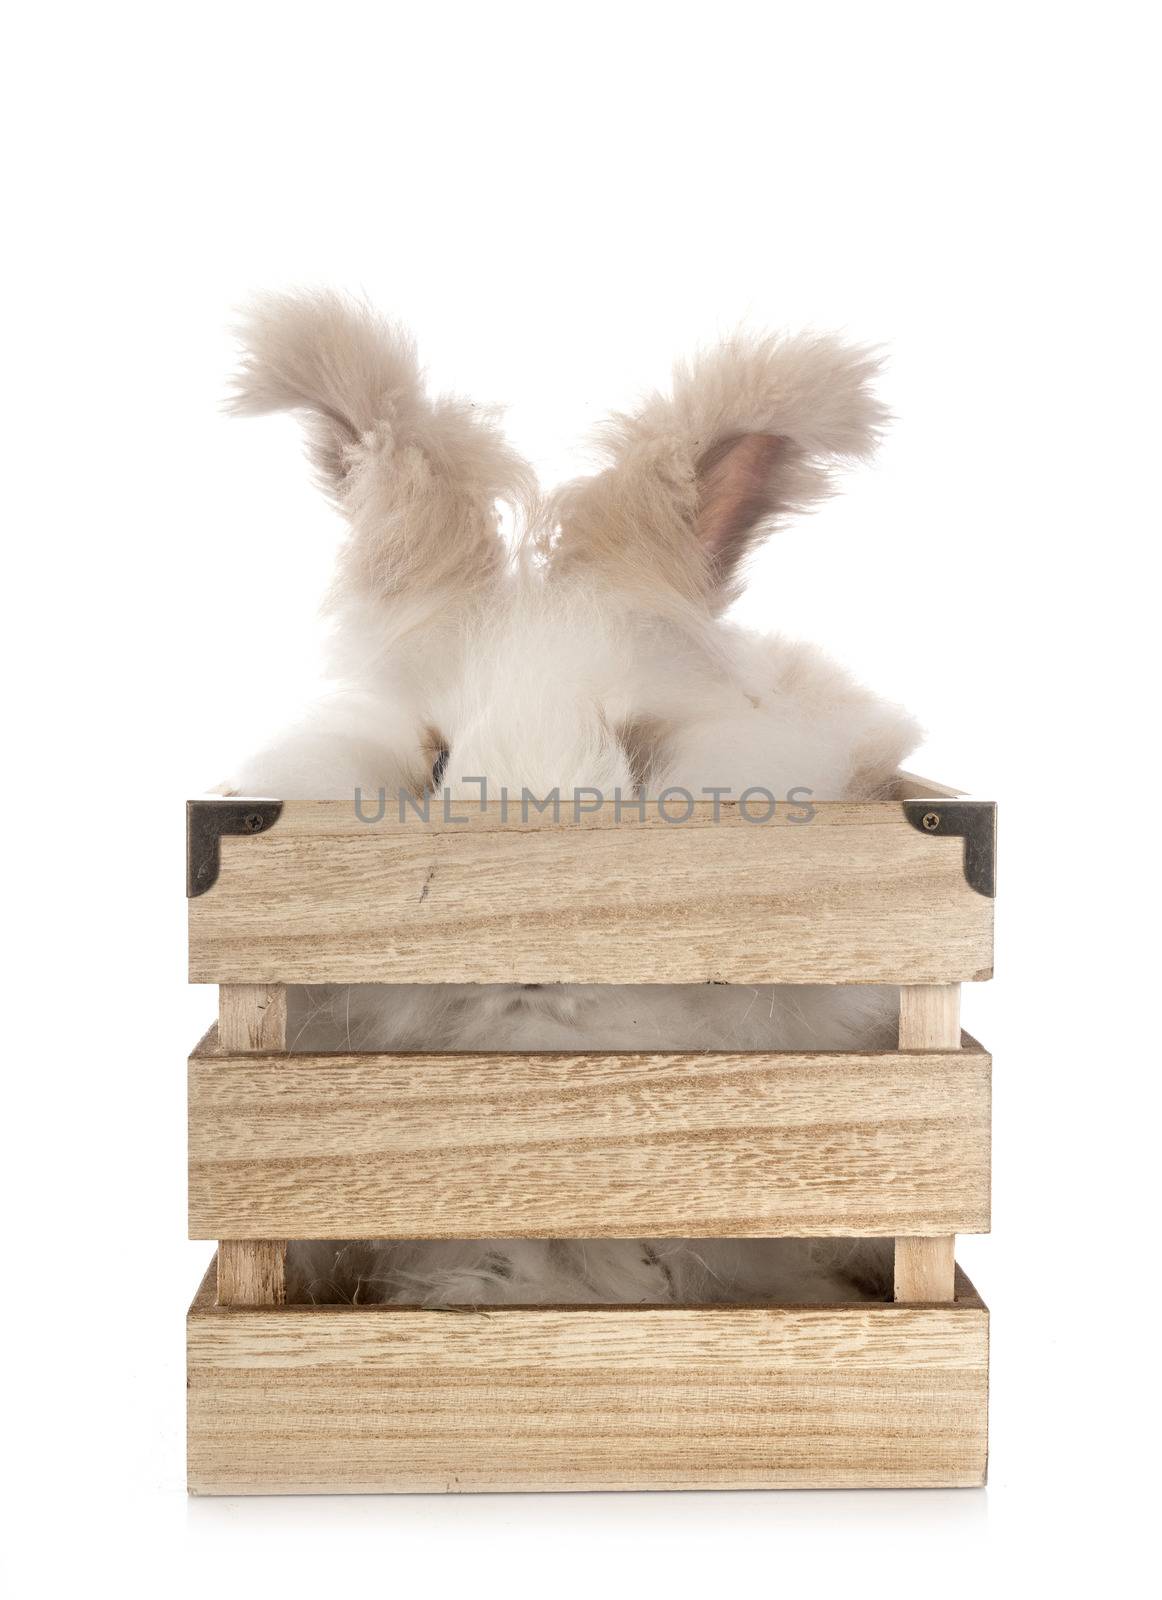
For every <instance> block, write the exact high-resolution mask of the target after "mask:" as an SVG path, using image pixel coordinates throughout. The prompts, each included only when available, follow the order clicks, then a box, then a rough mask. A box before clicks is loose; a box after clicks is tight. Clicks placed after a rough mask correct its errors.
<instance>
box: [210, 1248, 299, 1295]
mask: <svg viewBox="0 0 1162 1600" xmlns="http://www.w3.org/2000/svg"><path fill="white" fill-rule="evenodd" d="M285 1299H286V1243H285V1241H284V1240H281V1239H220V1240H219V1241H218V1304H219V1305H223V1306H280V1305H282V1303H283V1301H284V1300H285Z"/></svg>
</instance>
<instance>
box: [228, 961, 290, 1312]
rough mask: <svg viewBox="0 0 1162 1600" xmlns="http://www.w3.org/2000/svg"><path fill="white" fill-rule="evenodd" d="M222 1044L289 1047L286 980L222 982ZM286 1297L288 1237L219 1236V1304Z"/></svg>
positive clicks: (277, 1301)
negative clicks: (267, 982)
mask: <svg viewBox="0 0 1162 1600" xmlns="http://www.w3.org/2000/svg"><path fill="white" fill-rule="evenodd" d="M218 1044H219V1046H220V1048H221V1049H223V1050H237V1051H247V1050H285V1049H286V987H285V985H283V984H281V983H274V984H253V983H224V984H221V985H220V986H219V989H218ZM285 1299H286V1240H285V1239H219V1241H218V1304H219V1305H220V1306H280V1305H282V1303H283V1301H284V1300H285Z"/></svg>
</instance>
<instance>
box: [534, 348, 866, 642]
mask: <svg viewBox="0 0 1162 1600" xmlns="http://www.w3.org/2000/svg"><path fill="white" fill-rule="evenodd" d="M876 370H877V362H876V359H875V357H874V356H873V355H872V354H871V353H870V352H869V351H867V350H863V349H858V348H849V347H845V346H844V345H842V344H839V343H838V342H837V341H835V340H833V339H830V338H825V337H819V336H810V335H805V336H800V337H797V338H782V339H780V338H767V339H758V340H746V339H743V338H741V337H740V338H736V339H733V340H731V341H729V342H728V343H726V344H724V345H722V346H720V347H719V348H718V349H717V350H714V351H712V352H710V353H709V354H707V355H705V356H703V357H701V358H700V359H699V360H697V361H695V362H693V363H692V364H690V365H681V366H679V367H677V368H676V369H675V372H674V383H673V391H672V393H671V394H670V395H669V396H665V395H660V394H659V395H654V396H653V397H652V398H651V399H650V400H649V401H648V402H647V403H646V404H645V406H644V407H643V408H642V409H641V410H640V411H639V412H638V413H637V414H636V415H633V416H616V417H614V418H612V419H611V421H610V422H609V423H608V424H607V426H606V428H605V430H604V432H603V435H602V443H603V445H604V448H605V452H606V455H607V459H608V460H609V463H610V464H609V467H608V468H607V470H606V471H605V472H603V473H601V474H600V475H599V476H598V477H596V478H591V479H588V480H584V481H581V482H578V483H576V484H572V485H569V486H568V487H567V488H566V489H565V490H563V491H562V493H561V496H560V498H559V502H558V519H559V523H560V535H559V538H558V541H557V544H556V548H555V553H554V568H555V570H557V571H562V572H564V571H570V570H581V569H588V570H591V571H593V572H594V573H600V574H601V575H602V576H603V577H605V578H607V579H608V580H609V581H610V582H611V583H614V584H616V585H617V586H619V587H621V588H623V589H629V590H632V591H636V592H637V594H638V595H639V596H642V597H644V595H645V594H648V593H650V592H652V593H653V594H654V596H655V598H657V599H662V597H663V596H665V595H666V593H667V591H668V593H669V597H670V598H671V599H673V598H674V597H675V596H676V597H678V598H679V599H680V600H681V601H682V602H683V603H695V604H697V605H699V606H704V605H709V606H710V608H711V609H712V610H718V609H721V607H722V606H724V605H726V604H727V603H728V602H729V601H730V600H732V599H733V598H734V597H735V595H736V594H737V592H738V589H739V587H740V581H741V572H740V565H741V563H742V560H743V558H744V557H745V555H746V554H747V552H748V551H749V550H751V549H753V548H754V546H755V545H756V544H757V543H758V542H760V541H761V540H762V539H763V538H764V537H765V536H766V535H767V534H768V533H770V532H772V531H773V530H774V529H775V528H776V527H777V526H779V525H780V523H781V521H782V520H783V519H785V518H786V517H788V516H791V515H793V514H794V513H796V512H800V511H805V510H807V509H809V508H810V507H811V506H812V505H814V504H815V503H816V502H817V501H819V500H820V499H822V498H824V497H825V496H826V495H827V494H829V493H830V492H831V489H832V481H831V471H830V468H831V465H832V463H833V462H834V461H835V460H837V459H844V458H846V459H863V458H866V457H868V456H870V454H871V453H872V451H873V449H874V447H875V444H876V441H877V438H878V434H879V429H880V427H881V426H882V424H883V422H884V421H885V419H886V413H885V412H884V410H883V408H882V406H881V405H880V404H879V402H878V401H877V400H876V398H875V396H874V395H873V394H872V392H871V390H870V387H869V385H870V382H871V379H872V378H873V377H874V375H875V372H876ZM643 592H644V594H643Z"/></svg>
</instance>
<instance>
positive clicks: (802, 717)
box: [231, 295, 917, 1304]
mask: <svg viewBox="0 0 1162 1600" xmlns="http://www.w3.org/2000/svg"><path fill="white" fill-rule="evenodd" d="M244 340H245V346H246V356H245V360H244V363H243V366H242V369H241V373H240V375H239V378H238V383H237V389H236V392H235V396H234V400H233V407H234V409H235V410H236V411H238V412H240V413H260V412H267V411H276V410H293V411H298V412H300V413H301V414H302V415H303V417H304V419H305V422H306V426H307V429H308V436H309V442H310V450H311V454H312V458H313V460H314V463H315V466H316V468H317V470H318V473H319V476H320V479H321V482H322V484H323V486H324V488H325V489H326V491H327V493H328V494H329V495H330V496H331V498H332V499H333V501H334V502H335V504H336V505H337V506H338V508H339V509H340V510H341V512H342V513H343V515H344V516H345V518H346V520H347V522H348V524H349V534H348V537H347V539H346V541H345V543H344V545H343V547H342V551H341V555H340V562H339V570H338V574H337V577H336V582H335V585H334V589H333V592H332V595H331V599H330V609H331V612H332V616H333V622H334V628H333V636H332V649H333V663H332V665H333V674H334V679H335V689H334V692H333V693H332V694H331V695H330V696H329V697H328V698H327V699H326V700H324V701H323V702H321V703H320V704H319V705H318V706H317V707H316V708H315V709H314V711H313V712H311V713H310V715H309V716H307V717H306V718H304V720H303V721H302V723H301V724H300V725H299V726H297V727H296V728H293V729H291V730H290V731H289V732H288V733H286V734H284V735H283V736H282V737H280V738H279V739H277V740H276V741H275V742H273V743H272V744H270V745H269V746H268V747H267V748H265V749H263V750H260V751H258V752H257V753H256V754H255V755H254V756H253V757H252V758H251V759H250V760H249V761H247V762H246V763H244V765H243V766H242V768H241V769H240V770H239V771H238V772H237V774H236V776H235V779H234V782H233V783H232V785H231V787H232V788H233V790H234V791H235V792H241V793H250V794H269V795H275V796H279V797H281V798H284V799H293V798H316V799H332V798H348V797H351V796H352V795H353V791H354V790H355V789H356V788H359V789H360V790H361V791H362V793H363V794H364V795H365V796H368V797H374V796H376V795H377V793H378V792H379V791H385V793H386V795H387V797H388V804H390V805H392V806H394V804H395V800H396V797H397V796H398V795H399V794H400V793H401V792H402V793H404V794H407V795H410V796H412V797H417V798H418V797H421V796H423V794H424V793H425V791H429V790H432V789H436V790H446V791H447V793H448V795H449V796H450V798H451V800H452V801H453V802H455V801H458V800H463V801H469V802H471V801H478V800H479V799H480V797H481V792H482V791H481V785H482V784H485V785H486V786H487V794H488V795H489V796H490V797H492V798H497V797H498V796H499V794H500V792H501V791H502V790H507V792H508V793H509V795H510V796H520V795H522V794H523V793H525V792H528V793H529V794H531V795H533V796H537V797H542V798H543V797H545V796H547V795H550V794H551V793H553V792H554V791H556V792H558V793H559V794H561V795H562V796H563V797H565V799H566V801H568V798H569V797H570V796H572V795H574V794H577V793H585V794H587V795H588V794H589V793H590V792H592V791H596V792H597V793H599V794H601V795H603V796H606V797H608V798H612V797H613V796H614V795H615V794H616V793H620V794H621V795H622V796H624V797H631V796H634V795H639V796H640V795H646V796H651V797H657V796H659V795H661V794H662V793H663V792H664V791H666V790H675V789H676V790H680V791H685V792H686V793H688V794H690V795H692V796H693V798H694V799H696V800H697V799H704V798H707V797H708V796H709V795H711V794H714V795H717V796H718V797H719V798H724V799H729V798H731V797H734V798H737V797H739V796H740V795H743V794H745V792H746V791H747V790H757V791H759V792H760V793H762V794H763V795H764V796H766V795H769V796H771V797H773V799H774V801H775V802H776V803H777V804H788V803H790V804H794V803H796V802H800V803H801V802H803V801H805V800H828V799H853V800H869V799H876V798H879V797H881V796H887V795H888V793H889V790H890V785H891V782H892V779H893V776H894V774H895V773H896V771H897V769H898V767H899V764H900V762H901V760H902V759H903V758H904V757H905V756H906V755H907V753H908V752H909V750H910V749H912V748H913V747H914V745H915V743H916V740H917V730H916V728H915V726H914V724H913V723H912V721H911V719H910V718H909V717H908V716H907V715H905V714H904V713H903V712H902V711H900V710H899V709H898V708H896V707H894V706H890V705H887V704H885V703H884V702H882V701H881V700H879V699H878V698H876V697H875V696H874V695H872V694H870V693H868V692H867V691H866V690H864V689H862V688H861V687H859V686H858V685H856V684H855V683H853V682H852V681H851V680H850V679H849V678H848V676H847V675H846V674H845V673H844V672H842V671H841V670H840V669H838V668H837V667H836V666H835V665H833V664H832V663H830V662H829V661H827V660H826V658H824V657H823V656H822V655H820V654H819V653H818V652H817V651H815V650H814V649H812V648H811V647H808V646H805V645H802V644H798V643H789V642H787V641H785V640H782V639H779V638H771V637H761V636H757V635H755V634H752V633H748V632H746V631H744V630H742V629H740V628H738V627H736V626H734V625H732V624H731V623H730V622H728V621H726V620H724V618H723V612H724V610H725V609H726V607H727V606H728V605H729V603H730V601H731V600H732V599H733V598H734V597H735V596H736V595H737V594H738V592H739V590H740V587H741V583H742V578H743V574H744V571H745V566H746V558H747V555H748V553H749V552H750V551H752V550H753V549H754V548H755V546H756V545H757V544H758V543H759V542H760V541H761V540H762V539H763V538H765V537H766V536H767V535H768V534H769V533H770V532H771V531H772V530H773V529H775V528H777V527H778V526H779V525H780V524H781V523H782V522H783V521H784V520H785V519H787V518H788V517H790V516H792V515H793V514H795V513H798V512H801V511H805V510H808V509H809V508H810V507H811V506H812V505H813V504H814V503H816V502H817V501H819V500H820V499H822V498H823V497H825V496H826V495H827V494H828V493H829V492H830V489H831V486H832V471H833V469H834V466H835V465H836V464H837V463H839V462H843V461H850V460H861V459H864V458H866V457H868V456H869V455H870V453H871V452H872V450H873V448H874V445H875V443H876V439H877V434H878V430H879V428H880V426H881V424H882V422H883V420H884V413H883V411H882V408H881V407H880V405H879V403H878V402H877V400H876V399H875V397H874V395H873V393H872V391H871V388H870V383H871V380H872V378H873V376H874V372H875V362H874V360H873V358H872V357H871V356H870V355H869V354H868V353H867V352H866V351H863V350H860V349H850V348H846V347H844V346H843V345H841V344H839V343H837V342H836V341H834V340H832V339H830V338H826V337H820V336H801V337H793V338H773V337H771V338H754V339H746V338H741V337H739V338H736V339H732V340H730V341H728V342H727V343H725V344H723V345H721V346H720V347H719V348H717V349H715V350H713V351H711V352H709V353H707V354H705V355H703V356H702V357H700V358H699V359H697V360H695V361H694V362H693V363H691V364H689V365H684V366H679V367H678V368H677V369H676V370H675V374H674V381H673V386H672V390H671V392H670V393H669V394H668V395H662V394H657V395H654V396H652V397H650V398H648V399H647V400H646V401H645V403H644V404H643V405H642V406H641V408H640V409H639V410H638V411H636V412H635V413H634V414H632V415H619V416H615V417H614V418H612V419H611V420H610V421H609V422H608V423H607V425H606V426H605V428H604V430H603V432H602V434H601V438H600V444H601V448H602V451H603V455H604V461H605V465H604V468H603V470H601V471H600V472H598V473H597V474H596V475H594V476H592V477H589V478H585V479H581V480H578V481H576V482H574V483H571V484H568V485H566V486H565V487H564V488H562V489H561V490H559V491H558V492H556V493H555V494H552V495H547V496H543V495H541V493H540V492H539V490H538V488H537V485H536V483H535V480H534V477H533V474H532V472H531V470H530V468H529V467H528V465H527V464H526V463H525V462H524V461H522V460H521V459H520V458H519V456H517V455H516V454H515V453H514V451H513V450H512V449H511V447H510V446H509V445H508V443H507V442H506V441H505V439H504V438H503V436H502V434H501V433H500V431H499V428H498V425H497V421H496V418H495V417H494V416H493V415H492V414H490V413H488V412H486V411H483V410H481V409H480V408H478V407H476V406H473V405H471V404H469V403H467V402H465V401H463V400H459V399H454V398H448V397H439V398H432V397H429V396H428V395H427V393H426V392H425V389H424V387H423V383H422V379H421V374H420V370H419V367H418V364H417V359H416V354H415V350H414V348H413V346H412V344H411V342H410V340H409V339H408V337H407V336H406V335H405V334H404V333H402V332H401V331H400V330H399V329H397V328H395V327H392V326H391V325H389V324H387V323H385V322H383V321H381V320H380V319H378V318H377V317H375V316H374V315H373V314H372V313H371V312H370V311H369V310H367V309H366V308H365V307H363V306H362V305H359V304H355V303H353V302H349V301H346V300H344V299H341V298H339V297H337V296H329V295H317V296H281V297H274V298H271V299H269V300H266V301H264V302H262V303H261V304H260V305H259V306H258V307H257V308H256V309H255V310H254V311H253V312H252V314H251V315H250V317H249V319H248V321H247V323H246V325H245V329H244ZM501 505H506V506H507V507H509V508H510V510H511V513H512V516H513V520H514V525H515V527H516V529H517V535H518V536H517V538H516V539H515V541H513V542H512V543H510V542H509V541H506V539H505V538H504V537H503V535H502V531H501V521H500V512H499V509H498V508H499V506H501ZM290 1001H291V1015H290V1032H289V1037H290V1039H291V1041H292V1047H293V1045H294V1044H297V1045H298V1046H299V1047H300V1048H310V1049H328V1048H331V1049H341V1048H344V1047H350V1048H361V1049H374V1048H380V1049H393V1048H395V1049H427V1050H440V1049H457V1050H481V1049H502V1050H522V1049H523V1050H535V1049H560V1050H572V1051H583V1050H614V1049H673V1050H682V1049H714V1048H717V1049H747V1048H756V1049H795V1048H800V1049H812V1048H835V1049H843V1048H848V1049H850V1048H868V1049H874V1048H884V1047H890V1046H891V1045H892V1044H893V1043H894V1032H895V1026H894V1025H895V1016H894V994H891V993H890V992H889V993H888V994H885V993H884V992H882V991H878V990H874V989H865V990H852V989H848V990H835V989H824V988H815V987H810V986H802V987H800V986H796V987H787V988H775V987H771V988H765V989H752V988H739V989H732V988H722V987H716V986H697V987H678V986H668V985H650V986H646V987H638V988H629V987H625V988H623V987H619V986H577V985H566V986H543V987H542V986H531V985H520V984H515V985H511V986H490V987H487V988H480V987H477V986H468V985H465V986H459V985H455V986H453V985H436V986H423V985H406V986H391V985H388V984H385V985H383V986H379V985H375V986H366V987H361V988H355V989H350V990H346V989H344V990H303V991H292V994H291V997H290ZM790 1243H792V1242H788V1241H749V1242H747V1241H705V1240H703V1241H696V1242H692V1243H687V1242H683V1241H674V1240H670V1241H653V1242H651V1241H630V1240H613V1241H608V1240H607V1241H596V1242H594V1241H516V1242H512V1241H508V1242H505V1241H462V1242H458V1243H448V1242H443V1243H425V1242H418V1243H410V1244H409V1243H402V1244H401V1243H394V1244H386V1243H385V1244H377V1243H375V1242H371V1243H367V1242H363V1243H360V1244H356V1245H350V1246H345V1247H336V1246H333V1245H315V1246H311V1247H309V1248H305V1247H304V1248H302V1249H300V1250H299V1251H298V1252H297V1253H295V1254H293V1255H292V1257H291V1260H290V1262H289V1264H288V1266H289V1271H290V1273H291V1292H292V1293H295V1292H298V1293H299V1294H304V1295H308V1296H312V1297H316V1298H332V1297H334V1296H336V1295H343V1294H346V1293H348V1292H350V1293H353V1294H354V1293H356V1292H358V1293H359V1294H361V1295H362V1296H364V1297H365V1298H379V1299H395V1300H405V1301H406V1300H418V1301H420V1302H422V1303H429V1304H463V1303H471V1304H476V1303H493V1302H512V1301H518V1300H520V1301H543V1300H546V1299H548V1300H569V1299H574V1300H579V1301H584V1300H593V1299H618V1300H625V1299H629V1300H651V1301H652V1300H667V1299H676V1298H683V1299H689V1298H695V1299H696V1298H699V1297H701V1298H711V1299H713V1298H725V1299H743V1300H745V1299H748V1298H753V1297H755V1296H758V1297H760V1298H761V1296H762V1292H763V1289H762V1286H763V1284H764V1283H765V1282H766V1281H767V1279H768V1278H769V1274H770V1273H771V1272H772V1271H774V1272H777V1273H782V1275H783V1278H784V1282H783V1284H782V1292H783V1294H784V1297H785V1296H786V1294H787V1293H789V1294H790V1295H791V1297H795V1296H796V1295H797V1294H798V1295H801V1297H803V1298H827V1296H828V1291H827V1284H828V1283H831V1284H832V1285H833V1284H834V1272H833V1270H832V1269H833V1266H834V1260H835V1256H836V1249H838V1250H840V1252H841V1255H842V1261H843V1262H844V1263H846V1267H847V1269H848V1270H849V1275H850V1277H851V1279H852V1281H853V1282H856V1283H863V1282H878V1281H879V1278H880V1276H881V1275H882V1272H883V1268H884V1255H883V1251H882V1250H880V1249H878V1248H876V1249H872V1248H870V1247H869V1248H868V1249H866V1250H863V1251H862V1252H861V1251H859V1250H854V1251H853V1250H852V1249H851V1248H850V1247H845V1246H836V1247H833V1248H830V1249H828V1247H826V1246H825V1245H824V1244H821V1245H820V1246H818V1247H815V1248H814V1249H813V1250H811V1251H803V1250H800V1251H799V1252H798V1254H797V1255H793V1254H790V1253H788V1251H789V1245H790ZM817 1269H818V1270H817ZM788 1274H790V1276H791V1278H792V1279H793V1280H794V1281H793V1282H792V1283H790V1284H788V1283H787V1282H786V1281H785V1280H786V1278H787V1275H788ZM832 1297H833V1295H832Z"/></svg>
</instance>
